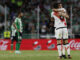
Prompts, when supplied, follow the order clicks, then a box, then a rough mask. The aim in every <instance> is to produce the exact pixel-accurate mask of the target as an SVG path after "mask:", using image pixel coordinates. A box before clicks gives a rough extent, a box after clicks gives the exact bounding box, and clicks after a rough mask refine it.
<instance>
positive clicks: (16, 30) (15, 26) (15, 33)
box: [11, 12, 23, 53]
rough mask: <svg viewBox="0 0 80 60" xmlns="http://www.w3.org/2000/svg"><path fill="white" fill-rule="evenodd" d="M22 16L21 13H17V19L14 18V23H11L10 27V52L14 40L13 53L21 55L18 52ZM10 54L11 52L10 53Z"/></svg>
mask: <svg viewBox="0 0 80 60" xmlns="http://www.w3.org/2000/svg"><path fill="white" fill-rule="evenodd" d="M22 16H23V13H22V12H19V13H18V17H16V19H15V20H14V22H13V23H12V26H11V31H12V33H11V50H13V42H14V40H16V51H15V53H21V52H20V51H19V49H20V44H21V40H22V30H23V27H22V21H21V17H22ZM11 52H12V51H11Z"/></svg>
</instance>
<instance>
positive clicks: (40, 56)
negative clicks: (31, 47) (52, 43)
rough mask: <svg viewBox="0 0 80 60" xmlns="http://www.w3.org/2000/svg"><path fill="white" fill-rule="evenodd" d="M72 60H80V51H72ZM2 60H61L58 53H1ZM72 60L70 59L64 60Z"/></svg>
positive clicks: (0, 58)
mask: <svg viewBox="0 0 80 60" xmlns="http://www.w3.org/2000/svg"><path fill="white" fill-rule="evenodd" d="M71 56H72V59H71V60H80V51H71ZM0 60H59V59H58V53H57V51H21V54H15V53H10V51H0ZM62 60H70V59H62Z"/></svg>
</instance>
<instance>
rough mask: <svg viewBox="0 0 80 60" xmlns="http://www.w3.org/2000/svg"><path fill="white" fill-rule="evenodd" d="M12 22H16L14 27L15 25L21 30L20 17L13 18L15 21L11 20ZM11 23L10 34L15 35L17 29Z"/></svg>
mask: <svg viewBox="0 0 80 60" xmlns="http://www.w3.org/2000/svg"><path fill="white" fill-rule="evenodd" d="M13 24H16V27H17V29H18V30H20V32H22V31H23V27H22V21H21V18H18V17H17V18H16V19H15V21H14V22H13ZM13 24H12V26H11V30H12V36H15V33H16V32H18V31H17V30H16V29H15V27H14V26H13Z"/></svg>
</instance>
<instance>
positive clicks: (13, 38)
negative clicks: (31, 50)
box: [10, 36, 15, 53]
mask: <svg viewBox="0 0 80 60" xmlns="http://www.w3.org/2000/svg"><path fill="white" fill-rule="evenodd" d="M14 40H15V37H14V36H12V37H11V51H10V52H11V53H13V42H14Z"/></svg>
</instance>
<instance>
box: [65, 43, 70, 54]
mask: <svg viewBox="0 0 80 60" xmlns="http://www.w3.org/2000/svg"><path fill="white" fill-rule="evenodd" d="M65 46H66V49H67V54H68V55H70V46H69V44H66V45H65Z"/></svg>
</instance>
